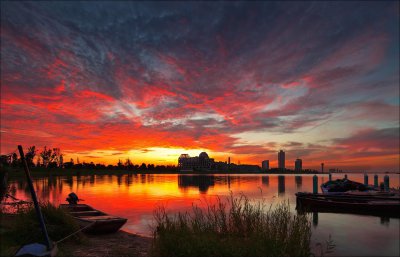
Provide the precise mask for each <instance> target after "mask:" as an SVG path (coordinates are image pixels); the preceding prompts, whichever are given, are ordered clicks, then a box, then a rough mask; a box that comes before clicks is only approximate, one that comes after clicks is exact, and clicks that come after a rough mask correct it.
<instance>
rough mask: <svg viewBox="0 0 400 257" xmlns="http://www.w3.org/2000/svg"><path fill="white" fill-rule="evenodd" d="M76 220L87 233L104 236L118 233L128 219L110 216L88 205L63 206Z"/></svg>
mask: <svg viewBox="0 0 400 257" xmlns="http://www.w3.org/2000/svg"><path fill="white" fill-rule="evenodd" d="M60 206H61V207H62V208H64V209H65V210H66V211H67V212H68V213H69V214H70V215H71V216H73V217H74V218H75V220H76V221H77V222H78V224H79V225H80V227H81V228H84V229H83V231H84V232H85V233H91V234H104V233H114V232H117V231H118V230H119V229H120V228H121V227H122V226H123V225H124V224H125V223H126V222H127V219H125V218H120V217H116V216H112V215H108V214H106V213H104V212H101V211H98V210H96V209H93V208H92V207H91V206H89V205H86V204H76V205H70V204H61V205H60Z"/></svg>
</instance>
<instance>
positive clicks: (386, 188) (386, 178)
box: [383, 175, 389, 192]
mask: <svg viewBox="0 0 400 257" xmlns="http://www.w3.org/2000/svg"><path fill="white" fill-rule="evenodd" d="M383 183H384V185H385V191H386V192H388V191H389V176H388V175H385V177H383Z"/></svg>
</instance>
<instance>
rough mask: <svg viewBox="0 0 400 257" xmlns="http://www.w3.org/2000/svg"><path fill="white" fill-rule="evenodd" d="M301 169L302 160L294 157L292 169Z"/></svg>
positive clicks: (298, 170) (299, 170)
mask: <svg viewBox="0 0 400 257" xmlns="http://www.w3.org/2000/svg"><path fill="white" fill-rule="evenodd" d="M302 170H303V161H302V160H301V159H296V161H295V162H294V171H296V172H301V171H302Z"/></svg>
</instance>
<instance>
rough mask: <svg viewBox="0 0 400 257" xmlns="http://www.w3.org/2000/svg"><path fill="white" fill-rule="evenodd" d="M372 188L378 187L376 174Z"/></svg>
mask: <svg viewBox="0 0 400 257" xmlns="http://www.w3.org/2000/svg"><path fill="white" fill-rule="evenodd" d="M374 187H379V184H378V175H376V174H375V176H374Z"/></svg>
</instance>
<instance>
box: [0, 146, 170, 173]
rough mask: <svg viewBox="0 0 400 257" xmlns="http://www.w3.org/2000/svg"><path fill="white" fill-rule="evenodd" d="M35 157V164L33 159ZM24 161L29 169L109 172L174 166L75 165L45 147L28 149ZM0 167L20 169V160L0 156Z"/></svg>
mask: <svg viewBox="0 0 400 257" xmlns="http://www.w3.org/2000/svg"><path fill="white" fill-rule="evenodd" d="M35 157H36V163H35V162H34V158H35ZM25 159H26V162H27V164H28V166H29V167H31V168H35V167H37V168H39V167H42V168H49V169H50V168H65V169H110V170H132V171H134V170H159V171H163V170H175V169H176V166H175V165H157V166H155V165H154V164H146V163H142V164H141V165H138V164H133V162H132V161H131V160H130V159H129V158H128V159H126V160H125V161H124V162H123V161H121V160H118V163H117V165H112V164H109V165H104V164H100V163H94V162H82V163H81V162H79V158H77V160H76V163H75V162H74V160H73V159H72V158H71V159H70V161H68V162H64V155H63V154H62V153H61V150H60V148H47V146H45V147H44V148H43V149H42V150H41V151H39V150H38V149H37V148H36V147H35V146H31V147H28V150H27V152H26V153H25ZM0 165H1V166H3V167H20V166H22V161H21V158H20V157H19V156H18V155H17V153H16V152H14V153H11V154H8V155H1V156H0Z"/></svg>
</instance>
